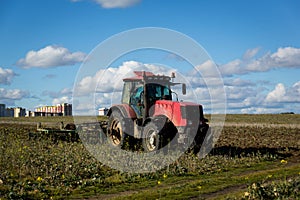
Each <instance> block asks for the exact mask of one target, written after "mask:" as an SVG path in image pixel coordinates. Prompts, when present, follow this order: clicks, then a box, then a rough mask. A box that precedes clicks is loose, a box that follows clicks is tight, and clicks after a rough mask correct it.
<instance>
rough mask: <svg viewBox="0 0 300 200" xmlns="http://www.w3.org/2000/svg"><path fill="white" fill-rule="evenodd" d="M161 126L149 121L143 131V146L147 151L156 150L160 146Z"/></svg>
mask: <svg viewBox="0 0 300 200" xmlns="http://www.w3.org/2000/svg"><path fill="white" fill-rule="evenodd" d="M159 132H160V130H159V128H158V126H157V125H156V124H154V123H152V122H150V123H148V124H147V125H146V126H145V128H144V131H143V133H144V134H143V135H144V138H143V148H144V151H146V152H152V151H156V150H158V149H159V147H160V135H159Z"/></svg>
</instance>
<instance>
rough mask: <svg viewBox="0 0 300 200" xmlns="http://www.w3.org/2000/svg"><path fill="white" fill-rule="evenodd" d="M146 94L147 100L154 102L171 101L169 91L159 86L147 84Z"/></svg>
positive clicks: (165, 87)
mask: <svg viewBox="0 0 300 200" xmlns="http://www.w3.org/2000/svg"><path fill="white" fill-rule="evenodd" d="M147 89H148V90H147V92H148V97H149V99H152V100H153V101H156V100H172V96H171V91H170V89H169V88H168V87H167V86H164V85H160V84H148V85H147Z"/></svg>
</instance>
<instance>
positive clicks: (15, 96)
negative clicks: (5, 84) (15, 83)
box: [0, 88, 29, 100]
mask: <svg viewBox="0 0 300 200" xmlns="http://www.w3.org/2000/svg"><path fill="white" fill-rule="evenodd" d="M28 96H29V93H28V92H27V91H24V90H20V89H5V88H0V99H1V100H3V99H10V100H20V99H22V98H24V97H28Z"/></svg>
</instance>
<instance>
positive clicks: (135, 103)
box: [130, 85, 144, 117]
mask: <svg viewBox="0 0 300 200" xmlns="http://www.w3.org/2000/svg"><path fill="white" fill-rule="evenodd" d="M143 94H144V87H143V86H142V85H140V86H137V87H136V88H135V89H134V90H133V92H132V93H131V97H130V105H131V107H132V108H133V109H134V111H135V112H136V114H137V115H138V117H141V116H142V114H143V112H142V108H143V104H144V95H143Z"/></svg>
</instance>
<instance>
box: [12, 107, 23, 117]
mask: <svg viewBox="0 0 300 200" xmlns="http://www.w3.org/2000/svg"><path fill="white" fill-rule="evenodd" d="M13 109H14V117H25V114H26V109H25V108H21V107H16V108H13Z"/></svg>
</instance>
